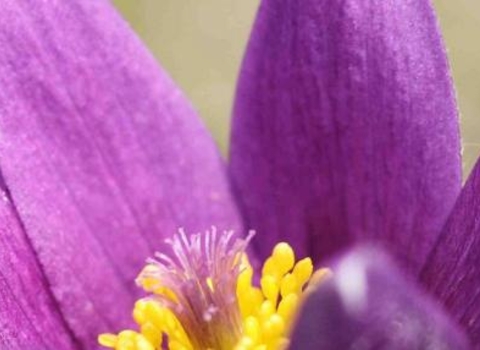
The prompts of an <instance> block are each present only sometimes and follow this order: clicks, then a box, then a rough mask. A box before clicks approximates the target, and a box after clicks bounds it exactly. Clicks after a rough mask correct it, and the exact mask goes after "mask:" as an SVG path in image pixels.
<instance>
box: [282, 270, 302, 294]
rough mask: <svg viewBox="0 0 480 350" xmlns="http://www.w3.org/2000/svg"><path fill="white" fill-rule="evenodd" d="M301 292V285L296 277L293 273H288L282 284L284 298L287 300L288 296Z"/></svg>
mask: <svg viewBox="0 0 480 350" xmlns="http://www.w3.org/2000/svg"><path fill="white" fill-rule="evenodd" d="M298 292H299V285H298V282H297V279H296V278H295V276H294V275H293V274H291V273H287V274H286V275H285V276H284V277H283V278H282V282H281V283H280V294H281V295H282V298H285V297H286V296H287V295H289V294H292V293H298Z"/></svg>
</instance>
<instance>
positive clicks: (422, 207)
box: [230, 0, 461, 272]
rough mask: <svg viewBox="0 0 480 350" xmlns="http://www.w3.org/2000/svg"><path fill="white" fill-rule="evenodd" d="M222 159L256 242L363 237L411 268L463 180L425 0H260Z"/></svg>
mask: <svg viewBox="0 0 480 350" xmlns="http://www.w3.org/2000/svg"><path fill="white" fill-rule="evenodd" d="M230 170H231V173H232V176H233V180H234V184H235V186H236V190H237V191H238V194H239V197H240V198H242V208H243V214H244V216H245V219H246V224H247V225H248V226H249V227H252V228H254V229H257V230H258V231H259V236H261V237H264V239H263V240H262V241H261V242H259V245H258V246H257V247H258V248H259V250H261V252H262V254H263V255H265V254H266V253H267V252H268V251H269V250H270V249H271V246H272V245H273V244H274V242H275V241H278V240H287V241H290V242H291V243H292V244H293V245H294V246H295V248H296V249H297V250H298V251H300V252H301V253H302V255H307V254H310V255H312V256H313V257H315V258H319V257H322V258H325V257H326V256H328V255H330V254H331V253H332V252H335V251H337V250H338V249H339V248H342V247H344V246H346V245H348V244H350V243H351V242H352V241H356V240H358V239H370V240H371V239H373V240H380V241H382V242H383V243H385V244H386V245H388V246H389V248H390V251H391V252H392V253H393V254H394V255H395V257H396V258H397V259H398V260H400V261H401V263H402V264H403V265H405V266H406V267H407V268H408V269H410V270H412V271H413V272H417V271H418V269H419V268H420V267H421V266H422V264H423V262H424V260H425V257H426V254H427V252H428V250H429V248H430V247H431V244H432V243H433V242H434V241H435V238H436V236H437V234H438V232H439V231H440V229H441V226H442V225H443V223H444V221H445V220H446V216H447V215H448V212H449V210H450V209H451V208H452V206H453V203H454V200H455V198H456V196H457V194H458V192H459V189H460V181H461V176H460V175H461V174H460V173H461V172H460V145H459V132H458V120H457V113H456V106H455V101H454V94H453V91H452V84H451V79H450V75H449V70H448V66H447V61H446V56H445V52H444V49H443V45H442V41H441V38H440V35H439V32H438V28H437V25H436V19H435V16H434V13H433V10H432V7H431V5H430V3H429V1H427V0H420V1H419V0H374V1H366V0H361V1H358V0H346V1H344V0H342V1H340V0H336V1H322V0H305V1H294V0H290V1H279V0H266V1H263V2H262V5H261V7H260V11H259V14H258V18H257V21H256V24H255V28H254V31H253V34H252V37H251V40H250V44H249V48H248V51H247V55H246V58H245V61H244V64H243V69H242V72H241V76H240V81H239V86H238V92H237V101H236V105H235V110H234V120H233V135H232V145H231V169H230ZM262 235H263V236H262Z"/></svg>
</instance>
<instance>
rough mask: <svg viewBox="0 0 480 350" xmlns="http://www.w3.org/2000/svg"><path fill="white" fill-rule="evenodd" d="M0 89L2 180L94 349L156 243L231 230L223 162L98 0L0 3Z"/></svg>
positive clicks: (124, 308)
mask: <svg viewBox="0 0 480 350" xmlns="http://www.w3.org/2000/svg"><path fill="white" fill-rule="evenodd" d="M0 84H1V90H0V133H1V138H0V166H1V169H2V172H3V173H4V177H5V182H6V186H7V187H8V189H9V191H10V193H11V197H12V201H13V203H14V204H15V207H16V209H17V210H18V214H19V217H20V218H21V220H22V224H23V225H24V228H25V232H26V234H27V236H28V240H29V241H30V242H31V245H32V247H33V249H34V251H35V252H36V254H37V257H38V260H39V263H40V265H41V266H42V268H43V270H44V274H45V277H46V279H47V280H48V284H49V286H50V288H51V291H52V294H53V295H54V297H55V299H56V302H57V303H58V306H59V308H60V311H61V313H62V314H63V315H64V318H65V320H66V321H67V323H68V326H69V327H70V328H71V329H72V331H73V333H74V334H75V337H77V338H78V340H79V342H80V344H81V345H82V346H84V347H85V348H89V349H90V348H93V347H94V346H95V345H94V344H95V343H96V336H97V334H98V333H100V332H104V331H107V330H108V331H116V330H118V329H119V327H124V326H125V325H128V323H129V320H130V319H131V316H130V314H129V310H131V306H132V303H133V301H134V296H135V292H136V290H137V289H136V287H135V285H134V282H133V281H134V278H135V277H136V275H137V273H138V272H139V270H140V268H141V267H142V265H143V264H144V261H145V259H146V258H147V257H148V256H150V255H152V254H153V252H154V250H157V249H159V248H160V246H161V243H162V239H163V237H165V236H170V235H171V234H172V233H173V232H174V231H176V230H177V228H178V227H179V226H183V227H184V228H185V229H186V230H187V231H188V232H195V231H198V230H204V229H206V228H209V227H210V226H211V225H212V224H214V225H217V226H218V227H219V228H221V229H223V228H232V229H238V228H239V221H238V220H237V213H236V209H235V207H234V205H233V202H232V200H231V196H230V192H229V188H228V185H227V182H226V179H225V174H224V169H223V164H222V161H221V159H220V157H219V155H218V152H217V150H216V148H215V146H214V144H213V142H212V140H211V138H210V136H209V135H208V133H207V132H206V130H205V129H204V127H203V126H202V125H201V123H200V121H199V119H198V118H197V116H196V114H195V112H194V111H193V110H192V108H191V107H190V105H189V104H188V102H187V101H186V100H185V98H184V97H183V95H182V93H181V92H180V91H179V89H178V88H177V87H176V86H175V85H174V84H173V83H172V81H171V80H170V78H169V77H168V76H167V75H166V74H165V73H164V72H163V71H162V70H161V69H159V67H158V66H157V64H156V63H155V61H154V59H153V58H152V57H151V56H150V54H149V53H148V52H146V50H145V49H144V48H143V46H142V44H141V43H140V42H139V41H138V39H137V38H136V37H135V36H134V34H133V33H132V31H131V30H130V29H129V28H128V26H127V25H126V24H125V22H124V21H123V20H122V19H121V18H120V17H119V16H118V15H117V14H116V12H115V11H114V10H113V9H112V7H111V5H110V3H109V2H108V1H103V0H99V1H83V0H78V1H55V2H32V1H25V0H19V1H7V2H5V3H3V4H2V6H1V11H0ZM2 249H3V247H2ZM18 297H21V296H18Z"/></svg>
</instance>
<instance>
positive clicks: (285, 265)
mask: <svg viewBox="0 0 480 350" xmlns="http://www.w3.org/2000/svg"><path fill="white" fill-rule="evenodd" d="M235 259H236V261H237V265H238V264H239V265H238V267H239V270H238V276H237V278H236V286H235V289H236V293H235V295H234V296H233V297H234V298H236V301H235V303H236V310H238V312H236V313H235V312H233V313H232V315H234V316H231V315H230V316H229V317H230V318H232V317H233V318H235V317H237V318H238V320H233V322H232V324H238V327H239V328H240V329H239V330H231V337H228V336H221V337H218V339H227V340H231V339H234V342H233V343H232V342H230V343H229V344H226V343H222V344H220V343H219V344H216V345H215V346H214V347H208V349H198V350H281V349H285V348H287V347H288V344H289V335H290V331H291V329H292V325H293V323H294V321H295V317H296V313H297V311H298V309H299V307H300V305H301V303H302V300H303V299H304V298H305V295H307V294H308V293H309V292H310V291H311V290H312V289H313V288H314V287H315V286H316V285H317V284H319V283H321V282H322V281H323V280H324V279H325V278H326V277H328V276H329V275H330V270H329V269H319V270H317V271H315V272H313V264H312V261H311V259H310V258H304V259H301V260H299V261H296V260H295V254H294V252H293V249H292V248H291V246H290V245H289V244H287V243H279V244H277V245H276V246H275V248H274V249H273V251H272V254H271V256H270V257H268V258H267V259H266V261H265V263H264V264H263V268H262V274H261V276H260V280H259V281H260V283H259V286H256V285H254V284H253V283H252V278H253V275H254V270H253V268H252V266H251V265H250V263H249V259H248V257H247V255H246V253H244V252H241V253H238V256H236V257H235ZM157 268H158V267H157V266H155V265H154V264H149V265H147V266H146V267H145V268H144V270H143V271H142V273H141V274H140V277H139V279H138V283H139V285H140V286H141V287H142V288H143V289H144V290H145V291H147V292H149V293H151V296H150V297H148V298H144V299H141V300H139V301H137V302H136V303H135V306H134V310H133V318H134V320H135V322H136V323H137V325H138V330H136V331H134V330H124V331H121V332H120V333H118V334H110V333H106V334H101V335H100V336H99V337H98V342H99V344H100V345H102V346H104V347H107V348H111V349H116V350H160V349H165V348H166V349H170V350H197V347H198V345H197V346H195V345H194V344H198V342H197V343H195V341H194V339H193V338H192V334H193V333H194V332H192V331H191V330H190V329H188V328H187V327H186V325H182V323H181V322H180V320H179V319H182V316H181V315H180V314H179V313H178V310H177V309H175V308H174V307H173V306H175V305H178V304H179V300H183V299H182V297H181V296H180V295H178V291H176V289H175V287H174V286H170V285H164V284H162V283H163V282H162V280H160V279H158V278H156V277H155V276H156V275H155V273H156V272H157V271H156V269H157ZM216 281H217V280H216V279H215V278H212V277H207V278H206V279H205V280H203V282H204V283H205V285H206V290H207V292H208V291H210V292H211V295H215V293H217V292H219V291H221V290H222V288H224V286H221V285H216ZM204 290H205V289H203V290H199V293H204ZM165 301H166V302H165ZM172 305H173V306H172ZM221 311H222V310H220V311H219V312H221ZM215 312H216V311H215V310H211V312H210V311H209V312H207V313H205V315H204V316H203V319H202V320H199V324H198V325H196V326H195V328H197V327H198V328H202V329H207V331H210V332H229V330H228V329H225V327H223V328H222V327H217V328H213V329H211V324H210V323H209V321H210V318H211V317H212V315H215ZM179 315H180V316H179ZM237 321H238V322H237ZM214 324H215V323H214ZM184 327H185V328H184ZM209 327H210V328H209ZM235 339H236V340H235ZM232 344H233V345H232Z"/></svg>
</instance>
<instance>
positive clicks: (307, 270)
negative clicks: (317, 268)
mask: <svg viewBox="0 0 480 350" xmlns="http://www.w3.org/2000/svg"><path fill="white" fill-rule="evenodd" d="M312 273H313V264H312V259H310V258H305V259H302V260H300V261H299V262H297V263H296V264H295V267H294V268H293V272H292V274H293V275H294V276H295V278H296V280H297V283H298V285H299V287H300V288H302V287H303V286H304V285H305V283H307V281H308V280H309V279H310V277H312Z"/></svg>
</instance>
